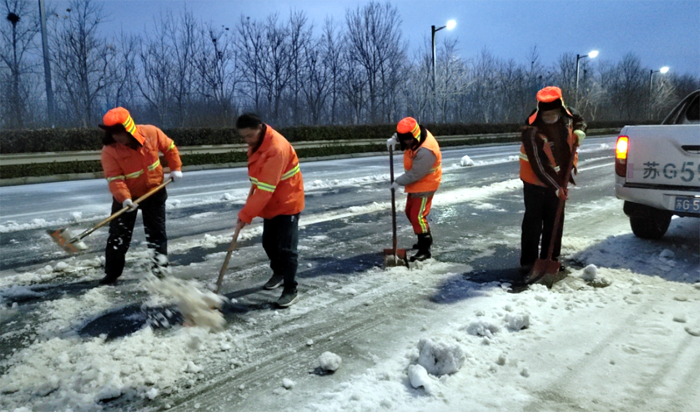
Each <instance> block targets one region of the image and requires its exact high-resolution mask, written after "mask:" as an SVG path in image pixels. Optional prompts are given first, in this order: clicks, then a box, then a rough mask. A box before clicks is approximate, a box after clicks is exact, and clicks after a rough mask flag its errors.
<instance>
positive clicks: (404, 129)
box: [396, 117, 420, 140]
mask: <svg viewBox="0 0 700 412" xmlns="http://www.w3.org/2000/svg"><path fill="white" fill-rule="evenodd" d="M396 133H398V134H404V135H405V134H410V135H412V136H413V137H414V138H416V139H417V140H420V126H418V122H417V121H416V119H414V118H412V117H404V118H403V119H401V121H399V124H398V125H396Z"/></svg>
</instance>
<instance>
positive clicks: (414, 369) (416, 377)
mask: <svg viewBox="0 0 700 412" xmlns="http://www.w3.org/2000/svg"><path fill="white" fill-rule="evenodd" d="M408 380H409V381H410V382H411V386H413V387H414V388H415V389H418V388H420V387H423V389H425V391H426V392H427V393H430V392H431V391H432V381H431V380H430V376H429V375H428V371H426V370H425V368H424V367H422V366H421V365H408Z"/></svg>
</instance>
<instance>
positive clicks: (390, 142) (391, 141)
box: [386, 133, 399, 150]
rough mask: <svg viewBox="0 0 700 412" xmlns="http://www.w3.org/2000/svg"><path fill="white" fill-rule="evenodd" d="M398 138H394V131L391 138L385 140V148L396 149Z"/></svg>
mask: <svg viewBox="0 0 700 412" xmlns="http://www.w3.org/2000/svg"><path fill="white" fill-rule="evenodd" d="M398 142H399V141H398V139H397V138H396V133H394V135H393V136H391V138H389V139H387V140H386V148H387V150H390V149H394V150H396V144H397V143H398Z"/></svg>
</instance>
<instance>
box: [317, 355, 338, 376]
mask: <svg viewBox="0 0 700 412" xmlns="http://www.w3.org/2000/svg"><path fill="white" fill-rule="evenodd" d="M341 363H343V359H342V358H341V357H340V356H338V355H336V354H335V353H333V352H323V353H322V354H321V356H319V357H318V366H319V368H321V369H323V370H324V371H328V372H335V371H336V370H338V368H339V367H340V364H341Z"/></svg>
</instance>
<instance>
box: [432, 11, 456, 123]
mask: <svg viewBox="0 0 700 412" xmlns="http://www.w3.org/2000/svg"><path fill="white" fill-rule="evenodd" d="M456 25H457V23H456V22H455V21H454V20H450V21H448V22H447V24H446V25H445V26H442V27H438V28H437V29H436V28H435V26H434V25H433V26H430V41H431V44H432V49H433V121H435V112H436V111H437V83H436V77H437V76H436V60H435V33H437V32H439V31H440V30H442V29H447V30H452V29H453V28H454V27H455V26H456Z"/></svg>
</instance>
